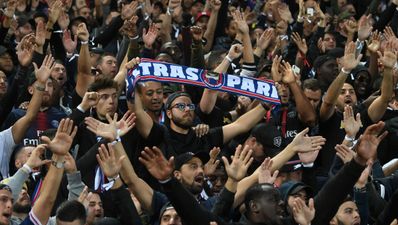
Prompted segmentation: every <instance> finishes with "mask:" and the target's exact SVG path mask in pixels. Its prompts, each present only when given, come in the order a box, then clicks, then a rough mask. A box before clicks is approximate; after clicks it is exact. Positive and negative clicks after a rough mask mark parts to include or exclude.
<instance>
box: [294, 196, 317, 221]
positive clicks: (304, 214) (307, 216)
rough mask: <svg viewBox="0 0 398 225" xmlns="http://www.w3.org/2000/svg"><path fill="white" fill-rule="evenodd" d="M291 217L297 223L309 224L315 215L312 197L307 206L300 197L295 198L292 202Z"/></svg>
mask: <svg viewBox="0 0 398 225" xmlns="http://www.w3.org/2000/svg"><path fill="white" fill-rule="evenodd" d="M293 217H294V220H295V221H296V223H297V224H299V225H310V224H311V221H312V220H313V219H314V217H315V206H314V199H312V198H311V199H310V200H309V202H308V206H307V205H306V204H305V202H304V201H303V200H302V199H301V198H295V199H294V202H293Z"/></svg>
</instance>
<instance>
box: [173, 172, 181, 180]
mask: <svg viewBox="0 0 398 225" xmlns="http://www.w3.org/2000/svg"><path fill="white" fill-rule="evenodd" d="M173 174H174V177H175V178H176V179H177V180H181V172H180V171H178V170H174V172H173Z"/></svg>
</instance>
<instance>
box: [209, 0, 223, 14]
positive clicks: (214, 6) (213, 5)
mask: <svg viewBox="0 0 398 225" xmlns="http://www.w3.org/2000/svg"><path fill="white" fill-rule="evenodd" d="M220 8H221V1H220V0H210V9H211V11H213V12H215V11H219V10H220Z"/></svg>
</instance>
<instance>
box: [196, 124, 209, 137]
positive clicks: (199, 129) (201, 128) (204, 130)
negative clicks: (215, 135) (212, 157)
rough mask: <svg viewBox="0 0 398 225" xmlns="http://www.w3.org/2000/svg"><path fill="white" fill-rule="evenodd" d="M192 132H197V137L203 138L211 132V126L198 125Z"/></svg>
mask: <svg viewBox="0 0 398 225" xmlns="http://www.w3.org/2000/svg"><path fill="white" fill-rule="evenodd" d="M192 130H194V131H195V134H196V137H203V136H205V135H206V134H207V133H209V131H210V126H209V125H207V124H198V125H196V126H195V127H192Z"/></svg>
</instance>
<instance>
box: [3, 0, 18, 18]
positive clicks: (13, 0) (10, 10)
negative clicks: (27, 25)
mask: <svg viewBox="0 0 398 225" xmlns="http://www.w3.org/2000/svg"><path fill="white" fill-rule="evenodd" d="M16 8H17V0H9V1H7V7H6V8H5V10H4V15H5V16H7V17H8V18H12V17H13V16H14V13H15V9H16Z"/></svg>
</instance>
